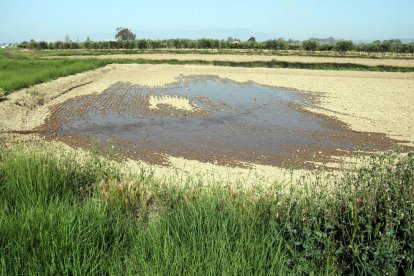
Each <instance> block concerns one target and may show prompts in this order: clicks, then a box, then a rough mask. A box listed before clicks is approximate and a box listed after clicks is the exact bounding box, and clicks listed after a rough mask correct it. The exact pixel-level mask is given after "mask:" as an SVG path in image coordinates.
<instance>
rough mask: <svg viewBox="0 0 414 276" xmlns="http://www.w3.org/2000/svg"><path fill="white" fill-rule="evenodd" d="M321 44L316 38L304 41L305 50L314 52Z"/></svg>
mask: <svg viewBox="0 0 414 276" xmlns="http://www.w3.org/2000/svg"><path fill="white" fill-rule="evenodd" d="M318 46H319V42H318V41H317V40H314V39H308V40H305V41H303V42H302V47H303V49H305V51H312V52H314V51H315V50H316V49H317V48H318Z"/></svg>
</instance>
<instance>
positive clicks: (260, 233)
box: [0, 148, 414, 275]
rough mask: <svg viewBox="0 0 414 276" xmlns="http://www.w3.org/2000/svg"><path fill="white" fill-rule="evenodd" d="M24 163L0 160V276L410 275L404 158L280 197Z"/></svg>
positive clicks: (412, 230) (2, 155)
mask: <svg viewBox="0 0 414 276" xmlns="http://www.w3.org/2000/svg"><path fill="white" fill-rule="evenodd" d="M33 152H34V151H30V149H29V150H23V149H19V150H16V149H14V148H13V149H11V150H5V149H4V150H2V151H0V189H1V191H2V192H1V193H0V274H8V275H9V274H19V275H21V274H132V275H136V274H169V275H171V274H173V275H174V274H183V273H185V274H205V273H207V274H213V273H214V274H221V273H226V274H273V275H281V274H282V275H283V274H295V275H297V274H314V273H316V274H322V273H323V274H326V275H332V274H349V273H351V274H376V275H379V274H383V275H385V274H388V275H397V274H402V273H407V274H410V273H414V270H413V262H414V194H413V193H414V154H412V153H411V154H409V155H408V156H405V157H399V156H398V155H397V154H395V153H387V154H384V155H382V156H380V157H377V158H374V157H373V158H371V159H370V161H369V162H367V163H365V164H364V166H363V167H362V168H354V169H352V170H350V171H348V172H346V173H345V176H343V177H320V176H318V175H316V176H317V177H316V181H311V180H310V179H308V178H304V179H302V181H301V183H300V184H297V185H295V186H293V187H291V188H290V189H289V191H288V190H287V189H286V188H284V187H283V186H282V185H279V184H277V183H275V184H274V185H273V186H272V187H271V188H269V189H266V190H263V189H261V188H260V183H257V184H258V185H257V187H256V188H253V189H249V190H238V189H233V188H230V187H229V188H223V187H221V186H220V184H219V183H216V184H213V186H212V187H210V188H203V187H202V186H199V185H196V184H194V185H195V186H186V185H185V183H178V182H177V183H167V184H166V185H164V184H161V183H158V182H157V181H155V180H154V179H153V178H152V177H151V175H146V174H144V173H141V174H139V175H135V176H125V175H123V174H121V173H120V171H119V170H118V169H117V168H116V167H114V166H113V165H111V164H112V163H109V162H108V161H104V160H102V159H101V158H98V157H96V156H92V157H90V158H87V159H86V160H84V162H83V163H82V165H81V164H79V163H77V162H76V161H75V157H74V156H70V155H64V154H62V155H61V157H53V156H52V155H50V154H48V153H47V151H43V153H41V152H39V151H38V152H37V153H33ZM315 174H317V173H316V172H315ZM332 187H335V188H336V189H332Z"/></svg>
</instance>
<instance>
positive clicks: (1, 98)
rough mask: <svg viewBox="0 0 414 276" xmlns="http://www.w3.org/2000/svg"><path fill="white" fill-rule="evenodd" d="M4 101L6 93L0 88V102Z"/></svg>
mask: <svg viewBox="0 0 414 276" xmlns="http://www.w3.org/2000/svg"><path fill="white" fill-rule="evenodd" d="M5 99H6V91H5V90H4V89H3V88H1V87H0V102H1V101H4V100H5Z"/></svg>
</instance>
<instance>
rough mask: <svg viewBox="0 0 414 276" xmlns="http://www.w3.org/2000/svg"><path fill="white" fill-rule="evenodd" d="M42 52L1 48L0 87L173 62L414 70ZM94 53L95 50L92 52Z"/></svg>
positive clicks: (409, 69) (396, 69) (386, 68)
mask: <svg viewBox="0 0 414 276" xmlns="http://www.w3.org/2000/svg"><path fill="white" fill-rule="evenodd" d="M41 53H43V52H40V54H39V53H37V52H21V51H6V50H0V72H1V74H0V89H2V90H3V91H5V94H6V95H7V94H10V93H11V92H13V91H16V90H18V89H22V88H27V87H30V86H32V85H35V84H38V83H43V82H46V81H49V80H53V79H57V78H59V77H63V76H67V75H72V74H76V73H80V72H84V71H88V70H92V69H96V68H100V67H103V66H105V65H108V64H113V63H115V64H173V65H188V64H193V65H214V66H229V67H248V68H252V67H264V68H295V69H309V70H349V71H381V72H414V67H396V66H367V65H360V64H351V63H349V64H338V63H301V62H286V61H276V60H272V61H253V62H232V61H203V60H175V59H166V60H151V59H111V58H110V56H109V58H108V59H94V58H91V59H44V58H40V57H41V55H42V54H41ZM92 53H93V52H92Z"/></svg>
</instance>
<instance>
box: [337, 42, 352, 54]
mask: <svg viewBox="0 0 414 276" xmlns="http://www.w3.org/2000/svg"><path fill="white" fill-rule="evenodd" d="M352 49H354V43H353V42H352V41H351V40H339V41H338V42H337V43H336V44H335V50H336V51H338V52H341V53H343V54H344V53H346V52H348V51H351V50H352Z"/></svg>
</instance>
